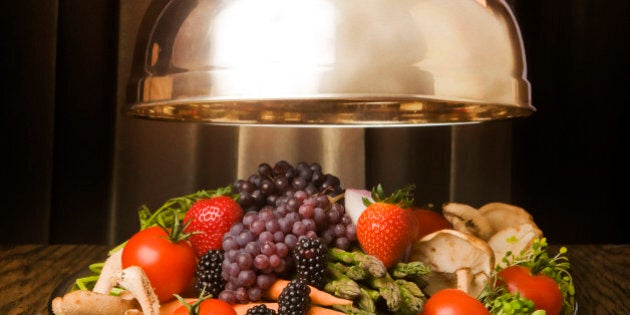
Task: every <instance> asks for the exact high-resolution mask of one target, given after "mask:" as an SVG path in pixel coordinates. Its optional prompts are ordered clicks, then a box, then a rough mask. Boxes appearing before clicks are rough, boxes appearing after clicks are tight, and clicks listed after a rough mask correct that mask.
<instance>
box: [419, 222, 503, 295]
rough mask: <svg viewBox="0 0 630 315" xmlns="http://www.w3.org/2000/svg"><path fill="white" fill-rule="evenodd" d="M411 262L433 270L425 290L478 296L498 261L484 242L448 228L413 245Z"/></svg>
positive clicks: (428, 276)
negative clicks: (449, 290) (446, 290)
mask: <svg viewBox="0 0 630 315" xmlns="http://www.w3.org/2000/svg"><path fill="white" fill-rule="evenodd" d="M409 258H410V260H415V261H420V262H422V263H424V264H426V265H427V266H428V267H429V268H431V273H429V274H428V275H427V281H428V282H429V285H428V286H427V288H426V289H425V290H426V291H427V293H428V294H433V293H435V292H437V291H439V290H441V289H444V288H447V287H450V288H456V287H457V288H460V289H462V290H464V291H465V292H467V293H468V294H470V295H472V296H477V295H478V294H479V293H480V292H481V290H483V287H484V286H485V284H486V283H487V281H489V279H490V275H491V273H492V270H493V268H494V264H495V260H494V259H495V258H494V253H493V251H492V248H490V246H489V245H488V243H486V242H485V241H484V240H482V239H480V238H478V237H476V236H474V235H471V234H468V233H464V232H460V231H457V230H450V229H444V230H440V231H436V232H433V233H431V234H428V235H426V236H425V237H423V238H422V239H420V240H418V241H417V242H415V243H414V244H413V246H412V249H411V252H410V256H409Z"/></svg>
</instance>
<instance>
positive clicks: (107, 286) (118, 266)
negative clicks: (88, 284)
mask: <svg viewBox="0 0 630 315" xmlns="http://www.w3.org/2000/svg"><path fill="white" fill-rule="evenodd" d="M121 270H122V250H118V251H116V252H114V253H112V254H111V255H110V256H109V257H107V259H106V260H105V264H104V265H103V269H102V270H101V274H100V276H99V277H98V280H97V281H96V284H94V288H93V289H92V291H94V292H97V293H103V294H109V291H111V289H112V281H111V278H112V276H113V275H114V274H115V273H117V272H120V271H121Z"/></svg>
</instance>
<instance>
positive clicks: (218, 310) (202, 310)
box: [173, 299, 236, 315]
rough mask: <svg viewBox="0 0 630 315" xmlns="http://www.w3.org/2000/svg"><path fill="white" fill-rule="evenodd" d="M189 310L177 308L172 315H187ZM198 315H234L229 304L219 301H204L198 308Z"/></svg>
mask: <svg viewBox="0 0 630 315" xmlns="http://www.w3.org/2000/svg"><path fill="white" fill-rule="evenodd" d="M188 314H190V312H189V310H188V309H187V308H186V306H185V305H182V306H180V307H178V308H177V309H176V310H175V311H174V312H173V315H188ZM198 315H236V311H235V310H234V307H232V305H230V303H228V302H225V301H223V300H219V299H206V300H203V301H202V302H201V305H200V306H199V314H198Z"/></svg>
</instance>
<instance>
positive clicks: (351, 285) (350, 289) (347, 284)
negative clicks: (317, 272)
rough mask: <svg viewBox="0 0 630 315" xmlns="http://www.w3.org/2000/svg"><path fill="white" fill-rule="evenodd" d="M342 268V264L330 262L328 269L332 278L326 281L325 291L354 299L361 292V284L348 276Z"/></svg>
mask: <svg viewBox="0 0 630 315" xmlns="http://www.w3.org/2000/svg"><path fill="white" fill-rule="evenodd" d="M342 268H343V266H342V265H341V264H336V263H331V262H328V266H327V268H326V271H327V274H328V276H329V278H331V279H330V280H329V281H327V282H326V285H325V286H324V291H326V292H328V293H331V294H333V295H335V296H338V297H341V298H344V299H349V300H354V299H355V298H356V297H358V296H359V295H360V294H361V291H360V287H359V284H358V283H356V282H355V281H354V280H352V279H350V278H348V276H346V275H345V274H344V273H343V270H342Z"/></svg>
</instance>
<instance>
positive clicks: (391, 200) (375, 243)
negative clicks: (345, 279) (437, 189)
mask: <svg viewBox="0 0 630 315" xmlns="http://www.w3.org/2000/svg"><path fill="white" fill-rule="evenodd" d="M412 188H413V186H410V187H408V188H405V189H403V190H400V191H398V192H396V193H394V194H392V195H391V196H390V197H388V198H382V194H383V193H382V188H381V187H380V185H379V186H378V187H377V189H376V190H375V191H373V193H372V198H373V199H374V200H375V202H374V203H369V204H368V205H367V208H366V209H365V210H364V211H363V213H361V216H359V220H358V222H357V239H358V240H359V244H360V245H361V247H362V248H363V251H364V252H365V253H366V254H369V255H372V256H374V257H376V258H378V259H380V260H381V261H382V262H383V264H384V265H385V266H386V267H388V268H389V267H391V266H393V265H394V264H395V263H396V262H398V261H400V260H401V258H403V256H404V255H405V253H406V251H407V250H408V249H409V246H410V245H411V243H412V242H413V240H414V238H415V236H416V235H417V233H418V232H417V221H416V217H415V215H414V214H413V212H412V210H410V209H408V208H407V207H408V206H409V205H410V204H411V202H412V201H411V199H410V197H409V196H410V192H411V189H412Z"/></svg>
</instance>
